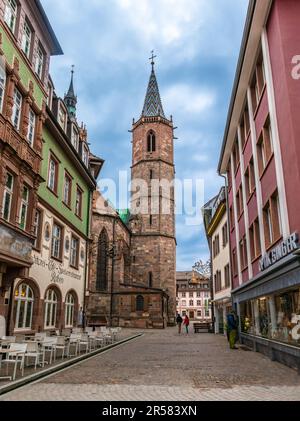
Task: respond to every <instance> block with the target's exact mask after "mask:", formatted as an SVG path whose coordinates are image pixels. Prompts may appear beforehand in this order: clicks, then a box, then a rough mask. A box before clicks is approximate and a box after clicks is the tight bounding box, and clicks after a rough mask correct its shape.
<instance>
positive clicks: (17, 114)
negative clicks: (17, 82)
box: [12, 88, 22, 130]
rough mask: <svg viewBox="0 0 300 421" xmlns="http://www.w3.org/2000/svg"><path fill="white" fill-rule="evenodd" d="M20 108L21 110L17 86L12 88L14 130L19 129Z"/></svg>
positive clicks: (20, 98) (20, 96)
mask: <svg viewBox="0 0 300 421" xmlns="http://www.w3.org/2000/svg"><path fill="white" fill-rule="evenodd" d="M21 110H22V95H21V93H20V92H19V91H18V89H17V88H15V90H14V105H13V112H12V123H13V126H14V128H15V129H16V130H19V129H20V122H21Z"/></svg>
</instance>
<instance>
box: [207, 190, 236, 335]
mask: <svg viewBox="0 0 300 421" xmlns="http://www.w3.org/2000/svg"><path fill="white" fill-rule="evenodd" d="M226 208H227V206H226V189H225V187H222V188H221V190H220V192H219V194H218V196H216V197H215V198H213V199H212V200H210V201H209V202H208V203H207V204H206V205H205V206H204V208H203V220H204V227H205V231H206V235H207V239H208V244H209V249H210V254H211V271H212V275H211V281H212V292H213V297H212V303H213V309H214V311H213V314H214V332H215V333H226V316H227V314H228V313H229V312H230V311H231V310H232V302H231V271H230V250H229V227H228V217H227V211H226Z"/></svg>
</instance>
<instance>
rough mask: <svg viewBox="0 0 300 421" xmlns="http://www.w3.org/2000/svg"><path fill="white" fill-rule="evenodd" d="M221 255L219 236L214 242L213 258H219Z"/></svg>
mask: <svg viewBox="0 0 300 421" xmlns="http://www.w3.org/2000/svg"><path fill="white" fill-rule="evenodd" d="M219 253H220V237H219V234H218V235H216V236H215V239H214V241H213V257H216V256H218V254H219Z"/></svg>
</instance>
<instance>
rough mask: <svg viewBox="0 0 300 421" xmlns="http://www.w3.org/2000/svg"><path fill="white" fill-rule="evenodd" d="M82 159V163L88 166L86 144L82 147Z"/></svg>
mask: <svg viewBox="0 0 300 421" xmlns="http://www.w3.org/2000/svg"><path fill="white" fill-rule="evenodd" d="M82 160H83V162H84V165H85V166H86V167H88V165H89V151H88V149H87V148H86V146H83V148H82Z"/></svg>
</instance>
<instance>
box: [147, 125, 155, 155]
mask: <svg viewBox="0 0 300 421" xmlns="http://www.w3.org/2000/svg"><path fill="white" fill-rule="evenodd" d="M147 151H148V152H155V151H156V137H155V133H154V132H153V131H152V130H151V131H150V132H149V133H148V138H147Z"/></svg>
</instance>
